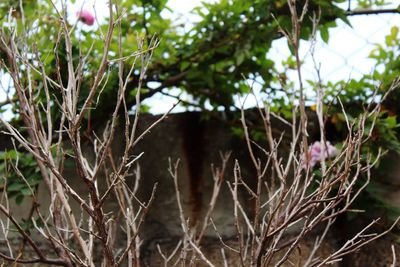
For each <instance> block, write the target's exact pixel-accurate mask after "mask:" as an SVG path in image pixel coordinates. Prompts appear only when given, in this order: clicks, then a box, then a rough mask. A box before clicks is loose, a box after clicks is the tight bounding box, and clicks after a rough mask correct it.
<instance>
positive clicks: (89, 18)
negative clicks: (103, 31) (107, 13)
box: [76, 10, 94, 26]
mask: <svg viewBox="0 0 400 267" xmlns="http://www.w3.org/2000/svg"><path fill="white" fill-rule="evenodd" d="M76 16H77V17H78V18H79V20H80V21H82V22H83V23H85V24H86V25H89V26H91V25H93V24H94V16H93V15H92V13H91V12H90V11H88V10H81V11H79V12H77V13H76Z"/></svg>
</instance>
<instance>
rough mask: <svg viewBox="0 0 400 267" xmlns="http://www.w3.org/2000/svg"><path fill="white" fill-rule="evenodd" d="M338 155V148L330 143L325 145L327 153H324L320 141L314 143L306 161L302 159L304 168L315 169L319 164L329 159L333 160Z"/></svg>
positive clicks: (309, 149)
mask: <svg viewBox="0 0 400 267" xmlns="http://www.w3.org/2000/svg"><path fill="white" fill-rule="evenodd" d="M337 153H338V151H337V149H336V147H334V146H333V145H331V143H330V142H329V141H327V142H326V143H325V153H324V154H323V153H322V145H321V143H320V142H319V141H316V142H314V144H312V145H311V146H310V147H309V148H308V152H307V155H306V157H305V159H304V158H303V159H302V166H303V168H306V167H307V166H311V167H314V166H315V165H316V164H317V163H318V162H321V161H323V160H326V159H327V158H332V157H334V156H336V155H337Z"/></svg>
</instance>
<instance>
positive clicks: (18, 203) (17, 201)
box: [15, 195, 24, 205]
mask: <svg viewBox="0 0 400 267" xmlns="http://www.w3.org/2000/svg"><path fill="white" fill-rule="evenodd" d="M23 200H24V195H18V196H17V197H16V198H15V203H16V204H17V205H21V203H22V201H23Z"/></svg>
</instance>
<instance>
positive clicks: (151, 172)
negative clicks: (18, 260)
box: [0, 112, 400, 266]
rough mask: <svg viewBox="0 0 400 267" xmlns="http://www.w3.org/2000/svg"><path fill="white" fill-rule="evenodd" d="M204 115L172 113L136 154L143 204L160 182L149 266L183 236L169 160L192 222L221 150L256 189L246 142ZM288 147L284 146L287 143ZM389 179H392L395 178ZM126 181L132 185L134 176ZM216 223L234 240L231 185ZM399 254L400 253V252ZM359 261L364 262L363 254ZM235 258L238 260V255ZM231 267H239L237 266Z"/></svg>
mask: <svg viewBox="0 0 400 267" xmlns="http://www.w3.org/2000/svg"><path fill="white" fill-rule="evenodd" d="M201 116H202V114H200V113H195V112H194V113H190V112H188V113H180V114H173V115H169V116H168V118H167V119H165V120H164V121H163V122H161V123H160V124H159V125H158V126H157V127H156V128H155V129H154V130H152V131H151V132H150V133H149V134H148V135H146V136H145V138H144V139H143V140H142V141H141V142H140V143H139V145H138V146H137V147H136V149H135V150H134V151H133V154H139V153H141V152H144V155H143V156H142V158H141V159H140V161H139V163H140V169H141V183H140V190H139V198H140V199H141V200H146V199H148V198H149V196H150V194H151V191H152V188H153V185H154V184H155V183H158V192H157V197H156V199H155V201H154V204H153V206H152V208H151V210H150V212H149V214H148V216H147V218H146V223H145V224H144V226H143V228H142V232H141V238H142V239H143V240H144V243H143V246H142V249H143V253H142V255H143V257H144V258H145V260H144V262H146V263H148V265H149V266H159V265H158V263H157V259H158V258H159V256H158V255H157V252H156V244H158V243H160V244H161V245H162V247H163V248H165V249H166V250H168V249H171V247H172V246H173V244H176V243H175V242H176V241H177V239H178V238H179V237H180V236H181V235H182V233H181V226H180V221H179V216H178V211H177V204H176V198H175V191H174V188H173V181H172V179H171V177H170V175H169V173H168V171H167V169H168V164H169V159H171V161H172V162H175V161H176V160H178V159H180V165H179V185H180V190H181V192H182V201H183V204H184V210H185V215H186V216H187V217H188V218H189V219H190V221H191V222H193V223H194V222H196V221H198V220H201V218H202V216H203V215H204V212H205V210H206V208H207V204H208V200H209V199H210V197H211V192H212V184H213V179H212V175H211V165H212V164H214V166H220V164H221V160H220V154H219V153H220V152H221V153H223V152H228V151H231V157H230V161H229V164H228V167H227V173H226V179H227V180H228V181H229V180H230V181H231V180H232V179H233V163H234V161H235V160H238V161H239V162H240V165H241V167H242V175H243V177H244V178H245V179H246V180H247V181H249V184H250V185H251V184H253V185H254V180H255V179H254V177H255V175H254V168H253V166H252V164H251V161H250V159H249V156H248V153H247V148H246V145H245V143H244V141H243V140H241V139H240V138H238V137H235V136H234V135H233V134H232V131H231V129H230V127H229V126H227V125H226V124H224V123H223V122H221V121H220V120H217V119H210V120H202V118H201ZM250 118H251V115H250ZM156 119H157V117H156V116H151V115H145V116H143V117H142V119H141V120H140V124H139V132H142V131H143V130H144V129H146V128H147V127H148V126H149V125H150V124H152V123H153V122H154V121H155V120H156ZM274 128H275V129H276V131H277V133H281V132H282V131H284V130H285V129H286V128H285V126H284V125H283V124H282V123H279V122H278V121H274ZM314 130H315V131H316V128H315V129H314V128H313V123H312V120H311V122H310V132H311V138H312V136H313V131H314ZM316 132H317V131H316ZM0 144H3V147H7V146H9V144H8V143H7V139H2V140H1V141H0ZM85 146H86V147H85ZM85 146H84V150H85V151H87V154H88V156H89V158H90V157H91V156H90V155H91V152H90V151H91V150H90V149H89V148H90V146H89V145H88V144H86V145H85ZM123 146H124V143H123V130H122V128H121V129H119V130H117V131H116V137H115V142H114V143H113V154H114V157H115V158H116V159H118V158H119V157H120V155H121V152H122V150H123ZM283 146H284V147H285V144H284V145H283ZM397 160H398V157H397V156H395V155H393V162H396V161H397ZM396 166H397V167H396ZM396 168H398V165H397V164H393V172H392V173H391V175H392V176H393V177H394V178H393V181H397V180H399V179H397V178H398V177H399V176H398V173H399V172H400V170H397V169H396ZM65 175H66V177H67V179H68V180H69V182H70V184H71V185H72V187H73V188H74V189H76V190H77V191H78V193H81V194H86V193H87V192H85V188H84V187H82V186H80V185H81V181H80V180H79V179H78V176H77V175H76V174H75V172H74V169H73V167H71V168H69V169H67V170H66V172H65ZM387 180H389V181H390V179H387ZM252 181H253V182H252ZM127 182H128V183H132V184H133V182H134V181H133V177H131V180H128V181H127ZM98 183H99V186H100V190H106V187H107V184H106V182H105V180H104V178H100V179H99V180H98ZM396 186H397V187H391V189H390V190H388V192H389V191H390V196H392V198H393V199H392V200H391V201H392V202H393V204H397V205H399V207H400V197H399V196H400V195H399V194H397V192H399V191H400V190H399V184H396ZM395 190H397V191H396V193H394V192H395ZM39 192H40V193H39V201H40V202H41V203H50V202H51V199H49V197H48V194H47V192H46V190H45V189H44V187H41V188H40V189H39ZM241 200H242V202H243V203H244V206H245V207H246V203H247V204H248V205H247V206H250V204H251V199H250V198H249V197H248V195H246V194H244V192H242V195H241ZM28 209H29V205H28V203H23V204H22V205H21V206H15V205H13V206H12V208H11V210H12V211H13V214H14V215H15V216H16V217H18V218H23V217H25V216H26V213H27V210H28ZM75 209H78V207H77V206H75ZM106 209H107V210H109V211H113V210H117V209H118V208H117V203H116V202H115V201H113V200H112V199H110V200H109V201H107V203H106ZM42 210H43V212H44V213H46V212H47V209H46V207H45V205H43V206H42ZM0 217H1V215H0ZM213 220H214V222H215V224H216V226H217V228H218V231H219V233H220V234H221V235H222V236H223V237H224V238H226V239H227V240H234V238H235V228H234V221H233V203H232V199H231V194H230V192H229V190H228V188H227V186H223V189H222V191H221V193H220V195H219V199H218V201H217V205H216V207H215V210H214V213H213ZM338 239H340V238H338V236H334V235H333V236H331V238H330V239H329V240H328V241H327V243H326V245H324V246H325V248H324V251H325V252H324V253H326V251H331V250H332V249H334V248H335V247H337V240H338ZM205 240H206V242H208V244H209V246H208V247H209V248H210V249H209V250H207V253H209V255H214V254H213V253H215V251H214V248H217V246H216V243H218V240H217V239H215V233H214V232H213V231H212V230H210V231H209V232H208V233H206V238H205ZM311 244H312V242H311V241H310V242H309V241H307V242H305V243H304V244H302V246H305V247H308V248H309V246H310V245H311ZM381 247H382V248H383V247H385V249H381V251H382V252H384V253H385V256H382V257H384V258H385V257H386V256H387V255H390V242H389V241H388V240H387V239H386V242H385V243H384V244H383V245H381ZM397 249H398V248H397ZM217 250H218V249H217ZM304 251H307V249H304ZM218 253H219V252H218ZM382 255H383V254H382ZM398 255H400V251H399V253H398ZM306 256H307V253H303V255H302V257H306ZM232 257H233V256H232ZM357 257H358V258H360V256H357ZM375 257H376V258H377V259H379V257H380V256H379V255H376V256H375ZM231 259H232V260H233V262H235V258H234V257H233V258H231ZM232 266H235V265H234V264H233V265H232ZM343 266H346V265H343ZM352 266H356V265H352ZM357 266H361V265H357ZM364 266H366V265H364ZM370 266H386V265H370Z"/></svg>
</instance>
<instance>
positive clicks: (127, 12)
mask: <svg viewBox="0 0 400 267" xmlns="http://www.w3.org/2000/svg"><path fill="white" fill-rule="evenodd" d="M22 2H23V3H22V5H19V4H18V1H11V0H9V1H5V2H3V3H1V4H0V14H1V18H0V19H1V20H0V22H1V23H2V25H3V26H4V25H6V23H7V22H9V21H10V19H11V18H15V19H16V22H17V30H18V32H19V33H22V32H24V31H26V34H27V35H28V36H29V39H28V40H29V42H30V44H29V45H30V47H32V48H34V49H35V51H37V53H38V55H39V56H40V58H41V60H43V62H44V64H45V66H46V71H47V72H48V73H53V76H52V77H54V79H57V77H56V71H55V66H56V62H57V60H59V61H60V63H61V70H60V71H61V78H62V80H63V82H66V79H67V70H66V69H67V68H66V67H65V69H64V68H62V67H63V66H66V53H65V47H64V45H63V40H62V38H60V33H59V29H60V27H57V25H59V24H60V23H61V20H60V17H59V14H57V12H56V9H55V8H54V6H53V5H52V3H51V1H22ZM71 2H75V1H71ZM117 2H118V6H119V8H118V10H113V12H114V13H115V16H117V17H118V16H120V17H121V18H122V19H121V20H120V23H121V32H120V33H121V38H122V44H123V46H122V50H123V51H122V53H123V56H124V57H126V60H125V61H124V64H125V65H126V68H125V70H126V72H128V70H129V66H130V65H131V64H133V63H134V60H135V57H133V56H132V57H131V56H130V55H132V53H133V52H134V51H136V49H137V41H136V38H137V35H139V36H140V37H141V38H145V39H147V43H146V45H147V46H148V47H150V46H151V42H153V41H154V37H156V38H157V39H159V40H160V42H159V45H158V47H157V48H156V49H155V50H154V52H153V59H152V63H151V64H150V65H149V66H148V70H147V73H146V76H145V77H143V86H142V96H141V98H142V99H145V98H149V97H151V96H153V95H154V94H156V93H162V94H167V95H168V94H169V90H170V89H172V88H178V89H179V90H181V91H182V92H186V93H188V94H190V95H192V96H193V97H194V102H193V103H191V104H193V105H196V106H198V107H200V108H204V107H205V105H206V103H209V104H211V106H212V107H213V108H214V109H216V108H218V107H221V106H223V107H225V108H226V109H230V108H232V107H234V101H233V99H234V96H235V95H237V94H243V93H246V92H248V90H249V89H248V85H247V84H246V81H245V79H244V77H246V78H253V79H255V78H257V81H258V82H259V83H260V84H261V87H262V91H264V92H268V93H269V94H270V95H271V96H273V95H274V93H276V92H277V91H279V90H283V89H285V88H282V87H284V84H282V79H280V78H281V76H280V75H279V74H278V73H277V71H276V69H275V68H274V62H273V61H272V60H271V59H269V58H268V57H267V52H268V51H269V49H270V48H271V43H272V41H273V40H275V39H277V38H281V37H282V34H281V33H280V31H279V29H281V30H284V31H287V32H290V31H291V30H292V29H291V25H292V23H291V18H290V11H289V8H288V5H287V3H286V2H287V1H286V0H279V1H275V0H257V1H247V0H221V1H218V2H217V3H215V4H209V3H203V6H201V7H197V8H195V9H194V10H193V12H194V13H195V14H197V15H198V16H199V17H200V18H201V19H200V21H199V22H197V23H194V25H193V27H191V29H190V30H189V31H185V30H184V28H183V27H184V25H176V24H175V23H174V22H173V21H171V19H168V18H165V16H162V15H161V14H162V11H164V10H170V9H169V8H168V1H167V0H135V1H133V0H123V1H122V0H119V1H117ZM300 2H302V1H299V3H300ZM345 2H346V1H345V0H311V1H309V3H308V7H307V10H308V12H307V15H306V17H305V18H304V20H303V23H302V28H301V37H302V38H304V39H308V38H310V36H311V34H312V31H313V22H312V19H311V18H312V17H314V18H319V23H318V27H319V28H320V29H321V35H322V37H323V39H324V40H327V39H328V37H329V35H328V28H329V27H334V26H335V25H336V24H335V23H334V21H335V19H337V18H339V19H341V20H343V21H345V22H346V23H349V22H348V20H347V18H346V12H347V10H345V9H343V6H346V5H345V4H346V3H345ZM382 4H384V1H380V0H375V1H365V0H359V1H358V5H359V6H360V7H363V8H366V7H371V6H373V5H382ZM11 7H12V9H10V8H11ZM21 7H22V8H21ZM302 8H303V3H302V4H299V5H298V12H299V13H301V11H302ZM10 10H11V12H10ZM170 11H173V10H170ZM67 13H68V9H67ZM22 14H24V17H25V20H22V19H21V17H22ZM67 15H68V17H69V18H71V17H73V19H72V20H71V19H68V21H69V23H71V25H69V27H70V28H71V30H72V31H75V32H74V33H75V34H72V38H73V44H74V47H73V55H74V57H75V60H76V62H78V58H79V57H87V58H86V64H85V66H84V73H85V74H84V75H85V81H84V83H83V84H82V85H81V87H82V89H81V92H82V93H81V94H82V97H84V96H85V92H87V91H88V88H89V87H90V85H91V84H92V83H93V78H94V73H95V72H96V71H97V70H98V69H97V68H98V66H99V63H100V60H101V55H102V53H103V47H104V38H105V37H104V35H105V34H106V32H107V28H108V21H107V19H106V20H105V21H103V22H100V23H101V25H100V27H99V28H96V27H80V25H79V23H78V26H76V25H73V23H74V22H76V17H74V16H73V15H74V14H66V16H67ZM3 30H6V29H5V28H4V29H3ZM118 36H119V31H118V30H115V31H114V35H113V39H112V43H111V50H110V52H109V65H108V70H107V75H108V78H107V79H108V83H107V84H106V85H105V88H104V90H103V91H102V95H101V97H100V101H101V105H99V106H98V109H97V112H96V114H97V115H99V116H103V115H104V114H110V113H111V110H112V109H113V103H112V101H109V100H110V99H112V98H113V97H114V98H115V97H116V91H117V90H116V88H118V71H116V69H117V68H116V65H117V64H118V63H117V60H116V59H118V58H119V51H118ZM152 40H153V41H152ZM54 52H56V53H54ZM377 53H378V52H377ZM2 60H4V61H5V62H7V58H5V55H4V53H2ZM292 63H293V62H292ZM76 64H77V63H76ZM136 64H137V65H139V63H137V62H136ZM288 64H289V65H290V61H288ZM138 80H139V72H133V73H132V75H131V79H130V82H129V84H128V89H129V90H128V92H127V94H128V95H127V104H128V106H129V107H133V106H135V97H134V95H135V92H136V90H137V84H138ZM37 83H38V84H40V83H41V80H40V75H39V74H38V75H37ZM55 91H56V90H55ZM55 94H57V92H55Z"/></svg>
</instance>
